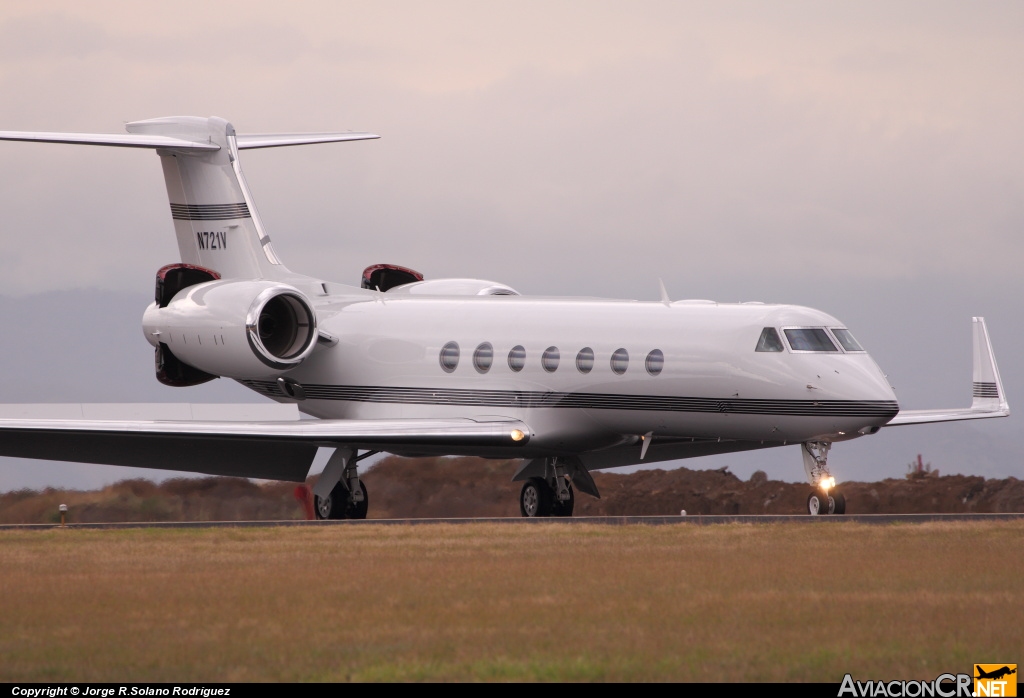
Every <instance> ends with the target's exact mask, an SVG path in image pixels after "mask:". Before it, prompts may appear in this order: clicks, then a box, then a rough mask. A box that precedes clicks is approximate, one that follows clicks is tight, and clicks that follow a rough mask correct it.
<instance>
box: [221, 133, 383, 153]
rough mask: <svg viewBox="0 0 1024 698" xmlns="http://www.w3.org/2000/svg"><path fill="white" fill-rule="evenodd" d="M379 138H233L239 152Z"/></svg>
mask: <svg viewBox="0 0 1024 698" xmlns="http://www.w3.org/2000/svg"><path fill="white" fill-rule="evenodd" d="M373 138H380V136H378V135H377V134H376V133H356V132H354V131H349V132H342V133H248V134H239V135H238V136H235V140H236V142H237V143H238V149H239V150H247V149H250V148H280V147H281V146H286V145H310V144H313V143H339V142H341V141H365V140H370V139H373Z"/></svg>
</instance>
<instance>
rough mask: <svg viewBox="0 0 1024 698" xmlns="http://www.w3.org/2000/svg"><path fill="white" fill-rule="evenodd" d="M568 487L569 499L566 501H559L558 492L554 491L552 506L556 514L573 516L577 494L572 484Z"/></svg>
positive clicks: (553, 512)
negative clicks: (574, 492)
mask: <svg viewBox="0 0 1024 698" xmlns="http://www.w3.org/2000/svg"><path fill="white" fill-rule="evenodd" d="M568 487H569V499H567V500H565V501H564V502H560V501H558V493H557V492H556V493H554V497H553V499H554V503H553V505H552V508H551V510H552V514H553V515H554V516H572V510H573V506H574V505H575V503H576V495H575V494H573V491H572V485H568Z"/></svg>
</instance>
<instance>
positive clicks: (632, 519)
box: [0, 512, 1024, 531]
mask: <svg viewBox="0 0 1024 698" xmlns="http://www.w3.org/2000/svg"><path fill="white" fill-rule="evenodd" d="M1019 519H1024V512H1020V513H998V514H848V515H843V516H808V515H796V514H794V515H784V516H699V515H698V516H578V517H569V518H557V517H552V518H533V519H528V518H478V519H470V518H450V519H447V518H446V519H364V520H359V521H356V520H339V521H151V522H128V523H123V522H120V523H69V524H67V525H66V526H65V527H64V528H67V529H83V530H84V529H93V530H95V529H111V530H127V529H139V528H274V527H285V526H423V525H431V524H435V525H436V524H455V525H461V524H482V523H486V524H505V525H508V526H537V525H543V524H556V525H560V526H573V525H579V524H590V525H598V526H629V525H646V526H671V525H690V526H711V525H717V524H735V523H739V524H755V525H757V524H780V523H787V524H789V523H796V524H822V525H824V524H843V523H860V524H896V523H900V524H921V523H931V522H936V521H1016V520H1019ZM54 528H58V529H59V528H61V525H60V524H0V531H43V530H49V529H54Z"/></svg>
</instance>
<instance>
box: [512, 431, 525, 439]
mask: <svg viewBox="0 0 1024 698" xmlns="http://www.w3.org/2000/svg"><path fill="white" fill-rule="evenodd" d="M511 436H512V440H513V441H522V440H523V439H525V438H526V434H524V433H523V432H521V431H519V430H518V429H513V430H512V434H511Z"/></svg>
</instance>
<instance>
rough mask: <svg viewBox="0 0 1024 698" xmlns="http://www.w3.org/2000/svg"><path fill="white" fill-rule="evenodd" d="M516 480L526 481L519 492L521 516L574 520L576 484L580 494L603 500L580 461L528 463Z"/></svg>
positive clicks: (549, 459)
mask: <svg viewBox="0 0 1024 698" xmlns="http://www.w3.org/2000/svg"><path fill="white" fill-rule="evenodd" d="M512 480H513V481H516V480H525V481H526V482H525V483H523V489H522V490H521V491H520V492H519V512H520V513H521V514H522V515H523V516H526V517H529V518H533V517H538V516H572V510H573V508H574V506H575V504H576V494H575V493H574V492H573V485H574V484H575V485H576V489H578V490H579V491H580V492H585V493H586V494H589V495H591V496H592V497H598V498H600V497H601V495H600V493H599V492H598V491H597V485H596V484H594V478H592V477H591V476H590V473H589V472H587V469H586V468H585V467H584V466H583V464H582V463H581V462H580V461H579V459H578V458H563V457H558V456H554V457H551V458H536V459H534V460H531V461H527V462H526V463H524V464H523V466H522V467H521V468H520V469H519V470H518V471H517V472H516V474H515V475H514V476H513V477H512Z"/></svg>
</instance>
